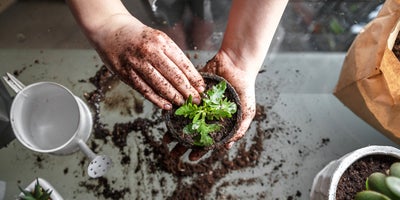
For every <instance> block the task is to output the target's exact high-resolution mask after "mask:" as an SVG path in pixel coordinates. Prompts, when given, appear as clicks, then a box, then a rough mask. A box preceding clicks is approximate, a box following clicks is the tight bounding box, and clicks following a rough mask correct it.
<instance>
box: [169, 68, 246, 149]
mask: <svg viewBox="0 0 400 200" xmlns="http://www.w3.org/2000/svg"><path fill="white" fill-rule="evenodd" d="M200 74H201V75H202V76H203V78H206V79H207V78H208V79H212V80H217V81H225V82H226V85H227V91H226V92H229V93H231V94H232V96H233V99H235V103H236V105H237V111H236V113H235V114H236V123H235V125H234V127H233V128H232V130H231V131H230V133H229V134H228V135H227V136H226V137H224V138H223V139H222V140H221V141H219V142H218V143H214V144H212V145H211V146H207V147H200V146H195V145H193V144H189V143H187V142H184V141H183V140H181V139H180V138H177V137H175V136H174V135H175V134H174V133H171V135H172V137H174V138H176V139H177V140H178V142H179V143H181V144H183V145H184V146H187V147H189V148H201V149H206V150H211V149H215V148H219V147H220V146H221V145H223V144H225V143H226V142H227V141H228V140H229V139H230V138H232V137H233V136H234V134H235V133H236V131H237V130H238V128H239V125H240V122H241V121H242V107H241V103H240V98H239V95H238V93H237V92H236V90H235V88H234V87H233V86H232V85H231V84H230V83H229V82H228V81H227V80H226V79H225V78H223V77H221V76H219V75H217V74H213V73H208V72H200ZM172 114H173V113H172V110H168V111H166V112H165V113H164V119H165V121H166V125H167V128H168V130H170V131H171V132H177V131H176V130H175V129H174V128H173V126H172V122H171V120H170V117H169V116H170V115H172Z"/></svg>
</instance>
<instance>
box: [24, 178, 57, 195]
mask: <svg viewBox="0 0 400 200" xmlns="http://www.w3.org/2000/svg"><path fill="white" fill-rule="evenodd" d="M38 181H39V185H40V186H41V187H42V188H43V189H44V190H48V189H50V190H51V191H52V192H51V195H50V198H51V200H63V199H64V198H63V197H62V196H61V195H60V194H59V193H58V192H57V190H56V189H55V188H54V187H53V186H52V185H51V184H50V183H49V182H48V181H46V180H45V179H43V178H38ZM35 185H36V179H35V180H34V181H32V183H30V184H29V185H28V186H27V187H26V188H25V190H27V191H33V190H34V189H35ZM23 195H24V194H23V193H22V192H21V193H20V194H19V197H22V196H23Z"/></svg>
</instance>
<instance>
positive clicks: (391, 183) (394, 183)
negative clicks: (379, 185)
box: [386, 176, 400, 199]
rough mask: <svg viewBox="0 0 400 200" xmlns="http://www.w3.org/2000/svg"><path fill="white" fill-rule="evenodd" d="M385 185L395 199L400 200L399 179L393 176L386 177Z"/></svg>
mask: <svg viewBox="0 0 400 200" xmlns="http://www.w3.org/2000/svg"><path fill="white" fill-rule="evenodd" d="M386 185H387V187H388V188H389V190H390V191H391V192H393V194H394V195H395V196H396V197H397V198H396V199H400V178H397V177H395V176H388V177H386Z"/></svg>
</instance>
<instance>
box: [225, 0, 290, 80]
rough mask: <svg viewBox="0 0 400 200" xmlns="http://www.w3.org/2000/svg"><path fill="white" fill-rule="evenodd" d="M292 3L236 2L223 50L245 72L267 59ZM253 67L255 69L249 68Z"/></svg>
mask: <svg viewBox="0 0 400 200" xmlns="http://www.w3.org/2000/svg"><path fill="white" fill-rule="evenodd" d="M287 2H288V0H251V1H245V0H234V1H233V3H232V7H231V12H230V15H229V21H228V25H227V28H226V31H225V36H224V39H223V42H222V46H221V50H222V51H224V52H225V53H226V54H228V56H229V57H230V58H231V59H232V60H233V62H235V63H234V64H235V66H238V67H240V68H242V70H244V71H249V70H251V71H253V72H254V73H256V72H257V71H258V70H259V68H260V67H261V65H262V62H263V61H264V59H265V55H266V54H267V51H268V48H269V46H270V44H271V41H272V39H273V36H274V33H275V30H276V28H277V27H278V25H279V21H280V19H281V17H282V14H283V12H284V10H285V7H286V4H287ZM249 64H251V66H248V65H249Z"/></svg>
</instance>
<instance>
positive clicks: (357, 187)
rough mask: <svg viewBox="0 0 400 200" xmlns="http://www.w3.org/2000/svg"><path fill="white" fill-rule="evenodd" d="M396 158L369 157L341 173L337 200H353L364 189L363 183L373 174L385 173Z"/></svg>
mask: <svg viewBox="0 0 400 200" xmlns="http://www.w3.org/2000/svg"><path fill="white" fill-rule="evenodd" d="M397 161H400V160H399V159H397V158H394V157H390V156H383V155H370V156H366V157H363V158H361V159H359V160H357V161H356V162H354V163H353V164H352V165H350V167H349V168H348V169H347V170H346V171H345V172H344V173H343V175H342V177H341V178H340V181H339V184H338V186H337V191H336V199H337V200H353V199H354V197H355V195H356V194H357V192H360V191H362V190H364V189H365V181H366V180H367V177H368V176H369V175H371V174H372V173H373V172H382V173H385V171H386V170H388V169H389V168H390V165H391V164H393V163H394V162H397Z"/></svg>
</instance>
